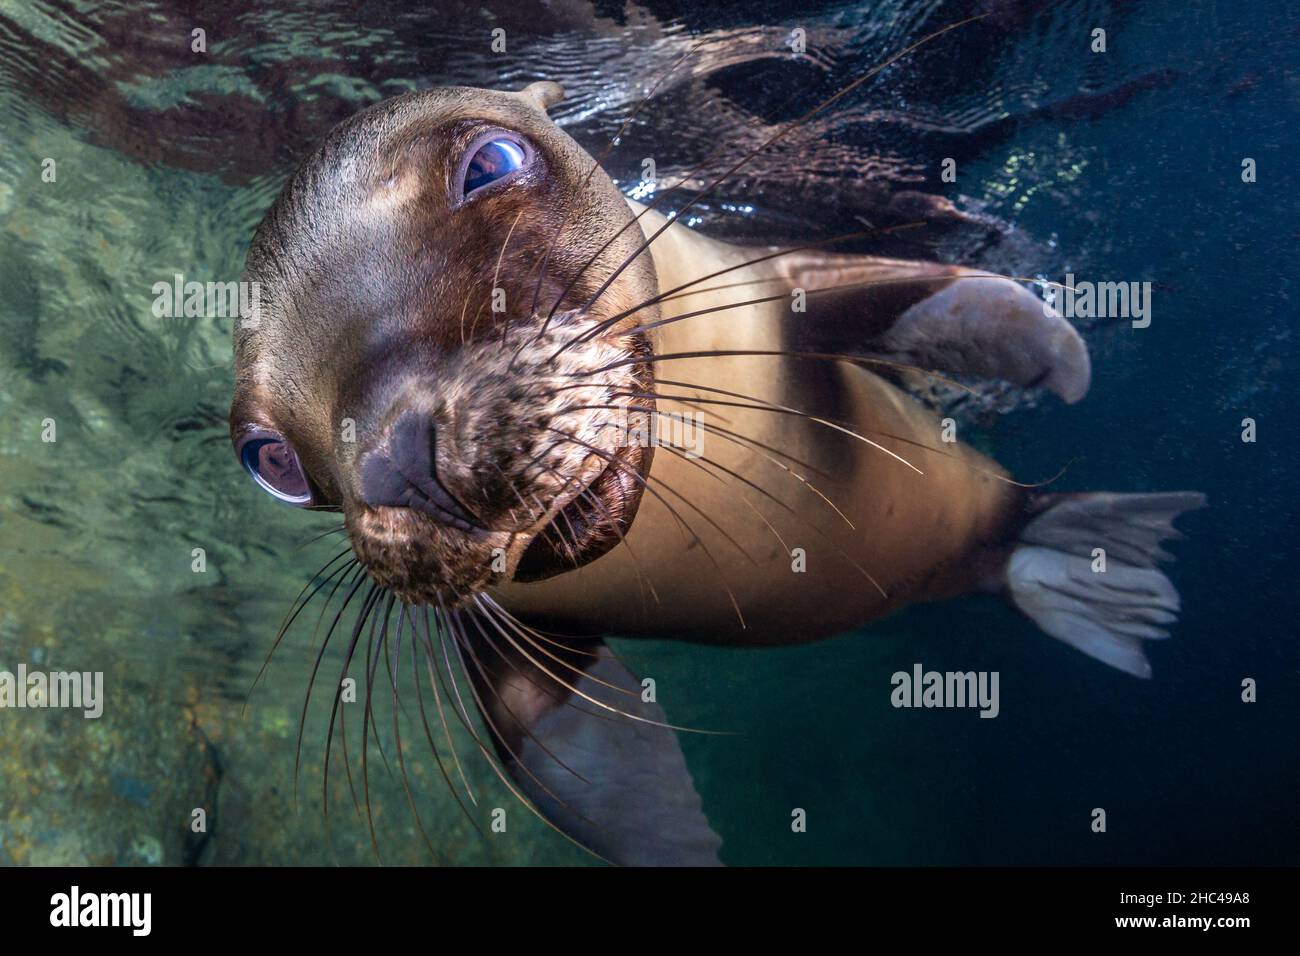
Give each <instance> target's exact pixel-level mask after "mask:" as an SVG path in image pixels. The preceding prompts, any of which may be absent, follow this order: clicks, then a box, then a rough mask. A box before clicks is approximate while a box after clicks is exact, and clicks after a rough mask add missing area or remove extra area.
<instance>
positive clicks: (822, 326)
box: [776, 252, 1092, 402]
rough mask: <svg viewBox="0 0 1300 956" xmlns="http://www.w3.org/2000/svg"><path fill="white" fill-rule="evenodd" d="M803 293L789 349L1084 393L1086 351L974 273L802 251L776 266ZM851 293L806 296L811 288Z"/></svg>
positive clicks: (1057, 324) (1070, 330) (1021, 291)
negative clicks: (803, 305) (803, 311)
mask: <svg viewBox="0 0 1300 956" xmlns="http://www.w3.org/2000/svg"><path fill="white" fill-rule="evenodd" d="M776 263H777V264H778V268H779V269H780V270H781V272H782V274H783V276H784V277H785V278H786V280H787V281H788V282H789V285H790V287H791V289H796V288H798V289H803V290H804V291H805V292H808V293H810V294H809V295H808V296H807V300H806V302H807V313H806V314H805V315H798V316H796V318H797V320H798V321H797V322H796V323H795V324H794V330H793V333H792V337H791V342H792V347H793V348H794V349H797V350H800V351H816V352H839V353H847V354H852V355H862V356H863V357H864V358H869V357H875V358H882V359H886V360H889V361H892V362H900V363H903V364H906V365H915V366H918V367H920V368H924V369H929V370H931V371H935V372H950V373H955V374H964V375H973V376H977V377H980V378H990V379H1002V380H1004V381H1008V382H1011V383H1012V384H1014V385H1020V386H1023V387H1042V388H1046V389H1048V390H1049V391H1052V392H1054V393H1056V394H1057V395H1059V396H1060V397H1061V398H1063V399H1064V400H1065V401H1067V402H1077V401H1078V400H1079V399H1081V398H1083V396H1084V395H1085V394H1086V393H1087V391H1088V384H1089V381H1090V379H1091V376H1092V372H1091V364H1090V362H1089V360H1088V348H1087V346H1086V345H1085V344H1084V342H1083V339H1081V338H1080V337H1079V333H1078V332H1076V331H1075V330H1074V327H1073V326H1072V325H1070V323H1069V322H1067V321H1065V319H1063V318H1061V317H1059V316H1056V315H1052V314H1050V312H1049V311H1048V310H1045V309H1044V307H1043V301H1042V300H1041V299H1039V298H1038V297H1037V296H1035V295H1034V294H1033V293H1031V292H1029V291H1028V290H1027V289H1025V288H1024V287H1023V286H1020V285H1018V284H1017V283H1015V282H1013V281H1011V280H1010V279H1003V278H1000V277H997V276H988V275H986V274H984V273H981V272H980V271H979V270H975V269H965V268H962V267H960V266H949V265H941V264H939V263H933V262H921V261H910V260H904V259H880V258H874V257H871V256H855V255H838V254H827V253H820V252H802V253H796V254H793V255H790V256H787V257H783V258H781V259H778V260H776ZM832 286H849V287H850V288H845V289H837V290H836V291H833V292H825V293H817V294H812V293H813V290H815V289H825V288H829V287H832Z"/></svg>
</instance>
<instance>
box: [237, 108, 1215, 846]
mask: <svg viewBox="0 0 1300 956" xmlns="http://www.w3.org/2000/svg"><path fill="white" fill-rule="evenodd" d="M562 95H563V91H562V90H561V89H560V88H559V87H558V86H556V85H555V84H549V83H541V84H533V85H531V86H529V87H528V88H527V89H525V90H524V91H522V92H520V93H503V92H493V91H487V90H474V89H467V88H448V89H442V90H434V91H427V92H422V93H413V94H407V95H404V96H402V97H397V98H395V99H394V100H391V101H386V102H385V103H380V104H376V105H375V106H372V107H370V108H369V109H367V110H365V111H363V112H362V113H360V114H358V115H357V116H356V117H353V118H352V119H350V120H348V121H346V122H345V123H343V124H340V126H339V127H337V128H336V129H335V130H334V131H333V132H332V133H331V134H330V135H329V136H328V137H327V138H326V140H325V141H324V143H323V144H322V146H321V147H320V148H319V149H318V150H317V151H316V152H315V153H313V154H312V155H311V156H309V157H308V158H307V159H306V160H304V162H303V163H302V165H301V166H300V167H299V169H298V170H297V172H296V173H295V174H294V176H293V177H292V178H291V179H290V181H289V183H288V184H287V185H286V186H285V188H284V190H283V191H282V192H281V194H280V196H279V197H278V198H277V200H276V202H275V204H274V205H273V207H272V208H271V210H270V211H269V212H268V213H267V215H266V217H265V219H264V220H263V222H262V224H261V225H260V226H259V228H258V230H257V234H256V235H255V236H254V239H253V243H252V246H251V248H250V251H249V256H248V264H247V268H246V279H247V280H249V281H252V282H257V283H258V284H259V285H260V286H261V289H262V301H263V304H264V307H263V309H262V310H261V314H260V315H259V316H258V318H257V321H255V322H253V323H251V324H244V323H240V324H239V326H238V327H237V329H236V342H235V365H236V376H235V381H236V394H235V396H234V399H233V401H232V405H231V416H230V424H231V436H232V440H233V442H234V445H235V451H236V454H237V455H238V457H239V459H240V461H241V462H242V463H243V465H244V467H245V468H246V469H247V470H248V472H249V473H250V475H252V477H253V478H254V480H255V481H256V482H257V484H258V485H259V486H261V487H262V489H263V490H265V491H268V492H269V493H271V494H272V495H274V496H275V497H277V498H279V499H280V500H282V501H287V502H290V503H293V504H296V505H300V506H301V505H310V506H312V507H323V508H332V509H335V510H338V511H340V512H342V514H343V518H344V525H343V529H342V530H345V531H346V533H347V535H348V539H349V543H350V545H351V551H352V553H353V555H354V556H355V564H352V565H350V564H346V563H345V564H338V565H337V566H335V567H334V570H333V571H330V570H329V569H330V568H331V567H332V566H334V565H333V564H331V565H327V566H326V568H325V569H323V571H322V577H323V580H322V581H321V582H320V584H318V585H317V587H316V589H315V590H314V591H312V592H311V593H310V594H309V595H308V597H307V598H306V599H305V600H311V597H312V596H313V595H315V594H317V593H320V592H321V591H322V590H323V589H325V588H326V586H327V585H330V582H331V581H334V583H333V584H332V585H331V588H332V589H331V590H328V591H326V592H325V593H326V594H327V595H328V596H329V597H330V598H332V597H333V595H334V594H335V592H337V591H338V590H339V589H340V588H342V589H343V592H344V597H343V599H342V602H341V603H342V604H343V605H344V607H345V608H346V607H347V606H348V604H349V602H352V607H355V608H356V609H357V611H356V613H357V617H356V619H355V622H354V623H353V624H352V625H351V629H352V637H351V643H350V645H349V647H348V648H347V651H346V654H347V657H346V663H345V664H344V671H343V675H342V676H344V677H345V676H347V675H348V673H349V668H352V667H357V668H360V669H362V670H364V672H365V673H366V674H367V675H368V676H369V677H370V679H371V680H372V681H373V679H374V677H375V673H376V670H375V668H376V664H375V663H374V661H377V660H378V659H379V658H378V655H379V654H380V653H381V652H383V653H384V654H385V656H384V658H383V659H384V660H385V662H386V664H385V666H386V667H387V666H392V667H393V668H394V672H393V673H392V674H391V675H389V680H391V681H392V683H393V687H394V689H396V687H397V686H398V681H397V676H398V675H397V673H396V671H397V669H398V668H400V667H402V666H403V665H402V659H403V654H399V653H391V652H392V651H397V650H402V651H405V652H407V653H409V655H410V661H409V664H408V665H407V666H412V667H413V669H414V670H415V672H416V679H419V680H422V679H423V677H425V676H427V677H428V680H429V688H428V692H427V693H429V694H431V695H432V696H433V697H434V699H435V701H441V698H440V697H438V695H439V694H440V693H441V691H440V690H439V688H442V689H443V691H446V692H451V691H454V699H455V700H456V702H457V708H458V710H459V712H460V716H461V717H462V718H463V719H464V722H465V724H466V726H467V729H468V730H469V732H470V733H475V732H474V728H473V726H472V723H471V721H470V719H469V717H468V713H467V707H466V704H465V699H466V695H464V694H462V693H461V690H460V688H461V687H462V686H464V685H466V684H467V690H468V697H469V699H471V700H472V701H473V703H474V704H475V705H477V707H478V710H479V712H480V714H481V715H482V719H483V721H484V722H485V724H486V733H487V736H488V737H489V739H490V743H491V745H492V747H491V749H492V750H493V751H495V754H496V759H497V760H498V761H499V763H500V765H501V767H503V768H504V770H505V771H506V772H507V773H508V775H509V778H510V779H512V780H513V783H511V784H510V787H511V789H512V790H513V791H514V792H515V793H516V794H517V795H518V794H522V795H524V796H525V797H527V799H528V800H529V801H530V802H531V803H532V804H533V805H534V806H535V807H536V808H537V809H538V811H539V812H540V813H541V814H542V815H543V816H544V817H545V818H546V819H547V820H549V821H551V822H552V823H553V824H554V825H555V827H556V828H557V829H559V830H561V831H562V832H564V833H566V834H569V835H570V836H572V837H573V838H574V839H576V840H578V841H579V842H581V843H582V844H583V845H584V846H587V847H589V848H591V849H594V850H596V851H597V852H599V853H600V854H602V855H603V856H605V857H606V858H607V859H611V860H615V861H619V862H635V863H692V864H706V863H716V862H717V861H718V846H719V843H720V841H719V839H718V837H717V835H716V834H715V833H714V832H713V830H712V828H711V827H710V826H709V824H708V820H707V818H706V817H705V814H704V812H703V809H702V806H701V801H700V798H699V796H698V794H697V793H696V792H695V789H694V785H693V783H692V781H691V776H690V773H689V770H688V768H687V766H686V763H685V759H684V758H683V756H682V753H681V749H680V747H679V745H678V742H677V738H676V735H675V734H674V732H673V728H672V726H671V724H670V723H669V722H668V721H669V718H668V716H667V715H666V714H665V713H664V711H663V709H662V708H661V707H660V706H659V704H657V703H656V702H655V701H654V700H653V699H651V698H649V697H647V696H645V695H644V694H643V688H642V685H641V682H640V680H639V679H638V678H637V676H636V675H634V674H632V673H631V672H630V671H629V670H628V669H627V668H626V667H625V666H624V665H622V663H621V662H619V661H618V660H617V659H616V658H615V657H613V656H612V655H611V654H610V653H609V652H608V651H607V650H606V649H605V648H604V644H603V642H602V640H601V638H602V637H603V636H605V635H612V636H645V637H658V638H676V639H681V640H688V641H708V642H716V643H720V644H732V645H752V644H766V645H780V644H795V643H801V642H805V641H811V640H816V639H819V638H822V637H827V636H830V635H833V634H837V633H841V632H844V631H846V630H849V629H852V628H856V627H859V626H861V625H863V624H866V623H868V622H870V621H873V620H876V619H877V618H879V617H881V616H882V615H884V614H887V613H890V612H892V611H894V610H896V609H898V608H901V607H903V606H905V605H908V604H913V603H916V602H919V601H926V600H933V599H937V598H945V597H952V596H956V595H960V594H963V593H967V592H971V591H976V590H984V591H989V592H997V593H1002V594H1003V595H1005V596H1006V597H1008V598H1009V599H1010V600H1011V601H1012V602H1013V603H1014V604H1015V606H1016V607H1018V608H1019V609H1020V610H1021V611H1023V612H1024V613H1025V614H1026V615H1028V616H1029V617H1030V618H1031V619H1033V620H1034V621H1035V622H1036V623H1037V624H1038V625H1039V627H1041V628H1042V629H1043V630H1044V631H1046V632H1047V633H1048V634H1050V635H1052V636H1053V637H1056V638H1058V639H1059V640H1061V641H1063V642H1065V643H1067V644H1069V645H1071V646H1073V647H1075V648H1078V649H1079V650H1081V651H1083V652H1084V653H1086V654H1088V655H1090V656H1092V657H1094V658H1097V659H1099V660H1102V661H1104V662H1105V663H1107V664H1109V665H1111V666H1113V667H1116V668H1118V669H1121V670H1123V671H1125V672H1127V673H1130V674H1134V675H1136V676H1139V677H1147V676H1150V665H1149V664H1148V662H1147V659H1146V656H1145V653H1144V652H1143V643H1144V642H1145V641H1147V640H1149V639H1151V638H1158V637H1164V636H1167V631H1166V630H1165V628H1166V627H1167V626H1168V625H1169V624H1171V623H1172V622H1173V621H1174V619H1175V616H1176V612H1177V610H1178V595H1177V592H1176V591H1175V590H1174V587H1173V585H1172V583H1171V582H1170V581H1169V580H1168V579H1167V578H1166V577H1165V576H1164V575H1163V574H1162V573H1161V572H1160V571H1159V570H1158V568H1157V567H1156V564H1157V563H1158V562H1159V561H1160V560H1161V559H1163V558H1165V557H1167V555H1165V553H1164V552H1163V550H1162V549H1161V548H1160V541H1161V540H1162V539H1164V538H1167V537H1169V536H1171V535H1173V534H1174V531H1173V528H1172V524H1171V522H1172V520H1173V518H1174V517H1175V516H1177V515H1178V514H1179V513H1180V512H1182V511H1184V510H1187V509H1188V508H1191V507H1196V506H1197V505H1199V504H1200V503H1201V501H1202V498H1201V496H1199V495H1195V494H1187V493H1171V494H1137V495H1122V494H1102V493H1091V494H1078V493H1076V494H1054V495H1036V494H1034V493H1031V492H1030V491H1029V490H1028V489H1026V488H1025V487H1024V486H1022V485H1019V484H1017V483H1016V482H1014V481H1012V480H1010V477H1009V476H1008V475H1007V474H1006V473H1005V472H1004V471H1003V469H1002V468H1001V467H1000V466H998V465H997V463H996V462H993V461H991V460H989V459H988V458H986V457H985V456H983V455H981V454H979V453H978V452H976V451H974V450H973V449H971V448H969V447H967V446H965V445H963V444H961V443H960V442H959V441H953V440H952V439H953V437H954V436H953V435H952V433H951V425H948V426H947V427H943V425H942V424H941V422H940V421H939V420H938V418H937V416H936V415H935V414H933V413H932V412H931V411H930V410H928V409H927V408H926V407H924V406H922V405H921V404H920V403H918V402H917V401H916V400H914V399H913V398H912V397H911V396H910V395H909V394H907V393H906V392H905V391H904V390H903V389H901V388H900V387H898V386H896V385H894V384H892V382H891V381H890V380H887V376H888V378H889V379H895V378H899V377H900V376H902V378H900V379H899V380H900V381H906V376H907V375H928V374H940V375H944V376H949V375H953V376H959V377H960V376H965V377H970V378H992V379H999V380H1003V381H1006V382H1010V383H1012V384H1015V385H1019V386H1026V387H1042V388H1044V389H1046V390H1048V391H1051V392H1053V393H1055V394H1056V395H1058V396H1060V397H1061V398H1063V399H1064V400H1066V401H1070V402H1073V401H1078V400H1079V399H1081V398H1082V397H1083V395H1084V394H1085V393H1086V391H1087V389H1088V384H1089V380H1090V364H1089V359H1088V354H1087V347H1086V346H1085V345H1084V343H1083V341H1082V339H1081V338H1080V337H1079V335H1078V333H1077V332H1076V331H1075V330H1074V329H1073V328H1072V327H1071V326H1070V325H1069V323H1068V322H1066V321H1065V320H1064V319H1063V318H1062V317H1061V316H1059V315H1055V314H1053V313H1052V312H1051V311H1050V310H1045V309H1044V308H1043V305H1042V302H1041V301H1040V300H1039V299H1038V298H1037V297H1035V296H1034V295H1032V294H1031V293H1029V292H1028V291H1027V290H1025V289H1024V288H1022V287H1021V286H1019V285H1017V284H1016V283H1015V282H1013V281H1011V280H1009V279H1007V278H1004V277H997V276H990V275H988V274H983V273H977V272H974V271H972V270H969V269H963V268H961V267H959V266H952V265H943V264H939V263H929V262H920V261H900V260H891V259H881V258H874V257H871V256H865V255H853V254H841V253H830V252H825V251H821V250H820V249H812V248H809V247H805V248H803V249H786V250H783V251H778V250H771V249H747V248H743V247H739V246H731V245H727V244H725V243H722V242H719V241H717V240H714V239H711V238H709V237H706V236H704V235H701V234H699V233H697V232H694V231H692V230H690V229H688V228H686V227H685V226H682V225H681V224H680V223H679V222H678V221H676V220H675V219H674V220H673V221H671V222H670V221H669V220H667V219H665V218H664V217H663V216H662V215H661V214H660V213H659V212H658V211H655V210H650V209H646V208H644V207H640V206H637V205H635V204H631V205H632V208H631V209H629V204H628V203H627V201H626V200H625V199H624V197H623V196H622V194H621V193H620V192H619V191H618V189H617V188H616V187H615V185H614V183H613V182H612V181H611V180H610V179H609V178H608V177H607V176H606V175H605V174H604V173H603V172H602V171H600V170H599V167H598V166H597V165H596V164H595V161H594V160H593V159H592V158H591V156H590V155H589V154H588V153H586V152H585V151H584V150H583V149H582V148H581V147H580V146H579V145H578V144H577V143H575V142H574V141H573V140H572V139H570V138H569V137H568V136H566V135H565V134H564V133H563V132H562V131H561V130H559V129H558V128H557V127H556V126H555V125H554V124H553V123H552V122H551V121H550V119H549V117H548V116H547V114H546V109H547V107H548V106H550V105H551V104H553V103H555V102H557V101H558V100H559V98H560V97H561V96H562ZM678 211H679V212H680V210H678ZM752 300H760V301H752ZM489 303H490V306H489ZM498 306H500V308H498ZM720 353H721V354H720ZM651 411H655V412H657V414H658V415H659V422H660V423H662V422H663V421H664V420H665V418H667V420H668V421H669V422H670V423H671V421H672V419H671V418H670V417H669V416H673V415H679V416H682V415H684V416H687V419H686V421H684V422H683V423H682V427H683V431H682V433H681V435H680V436H679V437H686V435H687V432H689V438H688V439H687V440H686V441H677V442H674V439H673V437H672V435H671V434H669V435H667V438H668V441H667V443H663V442H661V443H660V445H659V447H645V446H643V445H641V444H639V443H638V442H640V441H642V440H644V439H645V438H646V437H648V435H649V434H655V435H658V436H659V437H661V438H662V437H664V431H663V430H662V429H660V428H656V427H651V428H650V429H649V431H648V432H647V431H644V430H642V431H640V432H639V433H636V432H635V430H636V429H637V424H636V422H635V421H634V418H635V417H636V416H639V415H645V414H647V413H649V412H651ZM668 431H669V432H671V428H670V429H669V430H668ZM620 436H621V438H622V440H619V439H620ZM697 455H698V457H696V456H697ZM1099 553H1105V554H1106V560H1104V561H1103V562H1102V569H1101V571H1099V570H1098V564H1097V555H1098V554H1099ZM342 557H343V556H342V555H341V556H340V558H342ZM337 560H338V559H336V562H337ZM1107 562H1108V563H1107ZM354 567H355V568H357V570H356V573H355V574H354V573H353V569H354ZM363 572H364V573H363ZM349 575H351V576H349ZM301 607H302V606H301V605H300V606H299V608H298V610H299V611H300V610H301ZM397 608H400V610H396V609H397ZM296 613H297V612H296V611H295V615H296ZM342 615H343V611H342V610H340V611H339V612H338V613H337V615H335V616H334V618H333V625H331V628H330V631H329V632H327V634H326V637H325V642H326V643H329V641H330V639H331V636H332V635H333V634H334V633H335V626H337V625H338V624H339V621H340V620H341V618H342ZM377 617H382V618H383V620H384V624H383V626H382V627H381V628H377V627H376V618H377ZM291 620H292V618H291ZM345 626H347V625H345ZM367 627H368V628H369V630H368V632H367ZM366 634H368V639H367V640H366V642H365V643H364V644H362V643H361V639H362V636H363V635H366ZM557 635H558V636H557ZM403 640H405V644H403ZM390 642H392V643H394V644H395V645H396V647H395V648H390ZM359 646H360V647H364V651H359V650H358V647H359ZM322 653H323V651H322ZM362 654H364V655H365V659H364V660H362V659H361V655H362ZM372 654H373V655H374V656H373V657H372V656H371V655H372ZM390 661H391V665H390V664H389V663H388V662H390ZM421 668H423V669H424V673H421ZM458 674H459V675H461V676H460V677H459V678H458V676H457V675H458ZM339 686H341V682H340V685H339ZM372 686H373V684H372ZM339 706H340V704H339V701H338V698H337V696H336V700H335V713H337V711H338V708H339ZM423 709H424V708H423V705H421V711H422V712H423ZM593 712H595V713H594V714H593ZM439 714H440V716H442V717H443V718H445V716H446V714H445V713H443V712H442V711H441V706H440V705H439ZM602 717H603V718H613V719H601V718H602ZM445 732H446V733H447V734H448V738H447V739H448V740H450V739H451V737H450V732H449V731H445ZM475 740H476V743H477V744H478V748H477V749H479V750H480V752H482V753H483V754H484V755H488V754H489V748H487V747H486V746H485V745H484V742H483V740H482V738H481V737H479V736H478V735H477V734H475ZM502 779H503V780H505V779H507V778H506V776H505V774H503V775H502Z"/></svg>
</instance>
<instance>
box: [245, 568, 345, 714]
mask: <svg viewBox="0 0 1300 956" xmlns="http://www.w3.org/2000/svg"><path fill="white" fill-rule="evenodd" d="M351 550H352V549H351V548H349V549H348V550H346V551H341V552H339V553H338V554H336V555H335V556H334V557H333V558H331V559H330V560H329V561H328V562H326V564H325V566H324V567H322V568H321V569H320V570H319V571H317V572H316V573H315V574H313V575H312V576H311V579H310V580H308V582H307V583H306V584H304V585H303V587H302V590H301V591H299V592H298V596H297V597H296V598H294V599H293V604H291V605H290V606H289V611H288V612H287V613H286V614H285V617H284V620H283V621H282V622H281V623H280V629H279V630H278V631H277V632H276V635H275V640H274V641H272V642H271V649H270V650H269V651H267V654H266V660H264V661H263V662H262V666H261V668H260V669H259V670H258V672H257V675H256V676H255V677H254V678H253V683H252V684H250V685H249V687H248V693H247V694H246V695H245V696H244V704H243V707H242V708H241V709H240V716H243V714H244V713H245V712H247V710H248V701H249V699H250V698H251V697H252V696H253V691H254V690H256V689H257V685H258V682H260V681H261V679H262V675H264V674H265V673H266V669H267V668H268V667H269V666H270V665H271V658H272V657H273V656H275V651H276V649H277V648H278V647H279V646H280V642H281V641H283V640H284V636H285V635H286V634H287V633H288V632H289V628H291V627H292V626H293V622H294V621H295V620H297V618H298V615H299V614H301V613H302V611H303V609H304V608H306V607H307V605H308V604H310V603H311V599H312V598H314V597H315V596H316V595H317V594H318V593H320V590H321V588H323V587H324V586H325V585H326V584H328V583H329V582H330V581H331V580H332V579H333V578H334V577H335V576H336V575H338V574H343V575H344V576H346V575H347V572H348V569H349V568H350V567H354V566H356V563H357V562H356V560H355V559H353V561H351V562H344V564H343V565H342V566H341V567H338V568H335V569H334V570H333V571H332V572H330V574H329V575H328V576H327V577H325V578H322V579H321V581H320V583H319V584H317V585H316V587H315V589H314V590H312V592H311V594H309V595H307V598H306V600H303V595H304V594H306V593H307V589H308V588H310V587H311V586H312V582H313V581H315V580H316V579H317V578H319V577H320V576H321V575H322V574H324V573H325V572H326V571H327V570H328V569H329V568H330V566H331V565H333V564H335V563H337V562H338V561H341V560H342V559H343V558H345V557H347V556H348V554H350V553H351ZM299 602H301V603H299Z"/></svg>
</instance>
